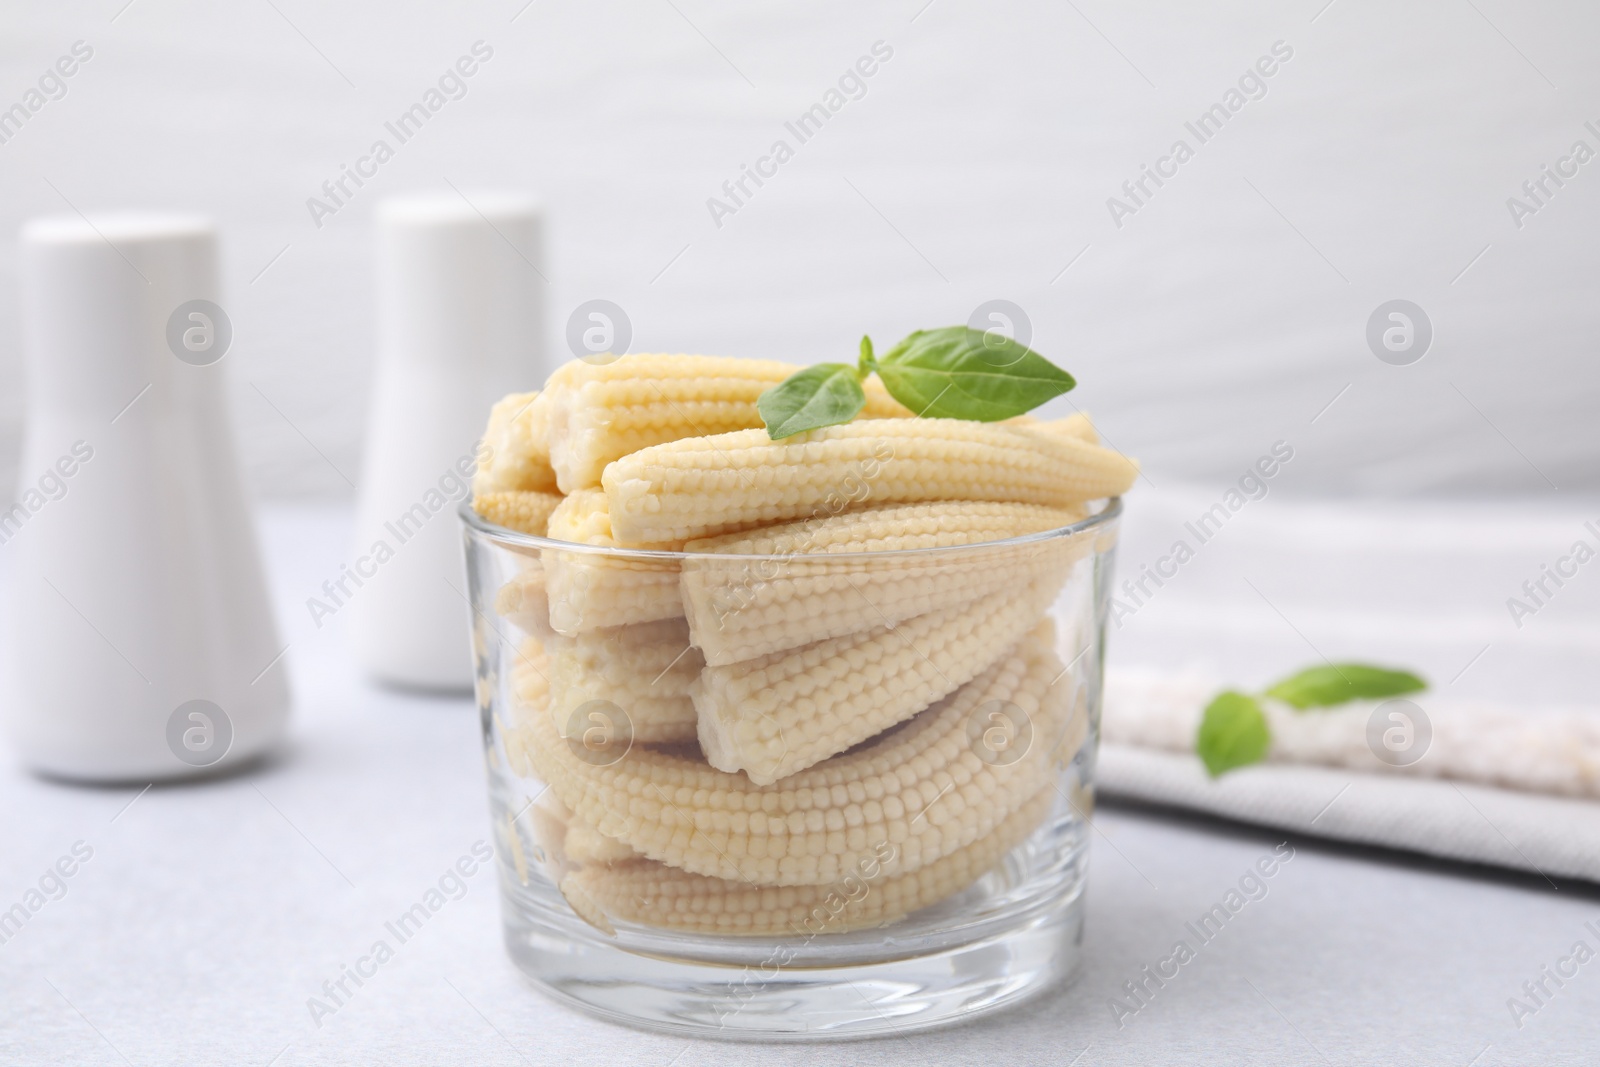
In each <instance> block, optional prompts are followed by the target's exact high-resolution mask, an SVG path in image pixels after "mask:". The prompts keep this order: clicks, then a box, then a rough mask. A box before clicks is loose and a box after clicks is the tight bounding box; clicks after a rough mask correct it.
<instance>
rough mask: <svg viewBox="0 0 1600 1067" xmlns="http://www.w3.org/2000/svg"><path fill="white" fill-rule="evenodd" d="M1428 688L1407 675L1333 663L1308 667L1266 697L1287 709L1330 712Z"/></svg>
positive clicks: (1418, 680) (1384, 668)
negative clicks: (1340, 706) (1345, 706)
mask: <svg viewBox="0 0 1600 1067" xmlns="http://www.w3.org/2000/svg"><path fill="white" fill-rule="evenodd" d="M1426 688H1428V683H1427V682H1425V681H1423V680H1422V679H1421V678H1419V677H1417V676H1416V675H1415V674H1412V673H1411V672H1410V671H1399V670H1392V669H1390V668H1388V667H1372V666H1368V665H1367V664H1365V663H1335V664H1332V665H1327V664H1324V665H1323V666H1320V667H1309V668H1307V669H1306V670H1303V671H1301V672H1300V673H1298V674H1291V675H1290V676H1289V677H1287V678H1285V679H1283V680H1282V681H1280V682H1278V683H1277V684H1276V685H1274V686H1272V687H1271V688H1270V689H1268V690H1267V691H1266V694H1265V695H1267V696H1269V697H1274V698H1276V699H1278V700H1281V701H1283V702H1284V703H1285V704H1288V705H1289V706H1290V707H1293V708H1297V709H1299V710H1300V711H1304V710H1306V709H1307V708H1331V707H1334V706H1336V705H1339V704H1346V703H1349V702H1350V701H1352V700H1382V699H1385V698H1388V697H1397V696H1404V695H1405V694H1406V693H1416V692H1419V691H1421V690H1423V689H1426Z"/></svg>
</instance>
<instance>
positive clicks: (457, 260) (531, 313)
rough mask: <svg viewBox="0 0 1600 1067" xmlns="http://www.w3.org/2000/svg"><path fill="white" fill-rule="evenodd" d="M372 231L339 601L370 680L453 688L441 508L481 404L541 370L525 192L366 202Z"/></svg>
mask: <svg viewBox="0 0 1600 1067" xmlns="http://www.w3.org/2000/svg"><path fill="white" fill-rule="evenodd" d="M377 231H378V232H377V252H378V360H377V369H376V380H375V384H374V393H373V400H372V408H371V411H370V413H369V415H368V429H367V442H366V456H365V462H364V468H363V471H362V476H361V499H360V507H359V513H358V518H357V532H356V540H355V544H354V545H353V546H352V548H351V561H350V565H349V570H350V571H352V572H354V574H355V577H354V578H351V579H350V580H349V581H346V582H344V583H342V584H341V585H340V588H339V590H337V592H338V593H339V594H340V598H341V599H342V600H343V601H344V602H345V603H348V604H349V606H350V615H351V636H352V639H353V641H354V647H355V651H356V655H357V658H358V659H359V661H360V663H361V665H362V666H363V667H364V668H365V670H366V671H367V673H368V674H370V675H372V676H373V677H374V678H377V679H378V680H380V681H384V682H389V683H394V684H399V685H405V686H414V687H420V688H428V689H451V690H456V689H466V688H469V687H470V686H471V684H472V656H471V642H470V631H469V626H468V622H469V619H470V614H471V612H470V608H469V606H468V603H467V599H466V592H467V585H466V578H465V575H464V573H463V564H462V551H461V531H460V523H459V521H458V520H457V518H456V516H455V509H456V506H457V505H458V504H459V503H460V502H461V501H462V500H463V499H465V498H466V497H467V495H468V491H469V484H470V482H471V480H472V472H473V468H474V465H475V462H476V453H475V445H476V442H477V439H478V437H479V436H480V435H481V434H482V432H483V427H484V424H485V423H486V422H487V420H488V416H489V407H490V405H491V404H493V402H494V401H495V400H498V399H499V398H500V397H501V396H503V395H504V394H506V393H509V392H512V391H514V390H525V389H529V388H532V387H534V386H536V385H537V384H538V383H540V382H542V381H543V380H544V377H545V372H546V370H547V369H548V368H547V367H546V366H545V358H544V345H543V332H544V286H545V285H546V282H545V279H544V276H543V273H542V272H543V269H544V268H543V266H542V258H543V236H544V235H543V221H542V214H541V211H540V208H539V205H538V204H537V202H536V201H535V200H533V199H532V198H531V197H528V196H525V195H517V194H508V193H499V194H496V193H474V192H470V191H469V192H466V193H465V194H463V193H459V192H455V191H451V192H448V193H438V194H418V195H412V196H405V197H396V198H391V199H389V200H386V201H384V202H383V203H382V204H380V205H379V207H378V211H377ZM346 594H347V595H346ZM330 606H334V605H330Z"/></svg>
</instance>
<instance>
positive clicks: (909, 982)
mask: <svg viewBox="0 0 1600 1067" xmlns="http://www.w3.org/2000/svg"><path fill="white" fill-rule="evenodd" d="M505 888H506V889H507V890H508V898H507V901H506V903H507V904H508V905H510V904H512V903H513V902H514V901H517V900H520V903H521V905H522V906H523V907H526V906H527V905H528V903H529V901H528V899H527V894H528V890H527V889H526V888H524V887H520V886H517V885H515V884H513V885H511V886H506V887H505ZM1078 888H1081V883H1079V886H1078V887H1075V889H1074V891H1073V892H1071V893H1070V894H1065V895H1063V896H1061V897H1060V898H1058V899H1056V900H1053V901H1050V902H1048V903H1047V904H1044V905H1043V906H1035V907H1033V908H1030V909H1027V911H1028V914H1026V915H1015V914H1013V915H1011V916H1009V918H1010V919H1011V921H1010V922H1007V923H1005V924H1003V925H1000V924H985V925H986V926H989V929H987V930H984V931H982V932H981V933H979V932H978V931H973V930H969V931H966V933H967V934H968V936H967V937H964V938H961V939H960V940H959V943H957V944H947V945H946V946H945V947H942V948H939V949H937V950H934V951H927V949H926V945H925V944H917V943H916V942H922V941H923V939H922V938H917V939H915V941H912V942H906V943H900V939H899V938H896V937H895V936H894V933H893V931H892V929H886V930H883V931H878V932H877V933H876V936H873V937H872V938H871V942H870V943H871V946H872V951H871V952H870V955H869V954H868V953H866V952H862V953H860V955H861V957H862V958H861V959H860V961H859V962H849V963H835V964H832V965H828V964H821V963H820V962H818V960H817V957H816V956H815V955H814V954H812V953H805V954H804V955H808V956H812V959H804V960H803V959H802V958H801V956H802V953H800V952H798V951H796V950H795V949H796V943H794V942H789V943H785V942H783V941H779V940H775V939H772V940H768V939H754V938H752V939H743V940H745V948H746V951H742V952H739V953H738V955H739V956H742V957H744V959H745V960H746V961H747V962H742V963H741V962H739V961H738V960H737V959H735V958H732V957H731V956H727V955H724V958H723V959H720V960H719V959H716V958H714V957H701V958H685V957H683V956H681V955H668V954H664V953H663V952H662V951H660V950H663V949H666V948H667V946H666V945H661V946H657V949H658V951H655V952H651V951H648V950H646V951H639V950H630V949H624V948H621V947H619V946H618V945H617V943H616V942H614V941H612V940H611V939H609V938H607V937H606V936H605V935H604V934H601V933H600V932H599V931H596V930H594V929H592V928H590V927H588V926H587V925H585V924H584V923H582V922H581V921H578V920H576V919H575V918H574V920H573V921H572V922H570V923H567V922H557V923H551V922H550V921H549V920H550V919H551V918H553V916H551V915H550V914H549V913H548V912H546V913H545V916H544V921H541V922H538V923H531V922H517V921H510V922H508V923H507V927H506V946H507V949H508V951H509V952H510V955H511V958H512V960H513V961H514V962H515V963H516V964H517V966H518V967H520V968H521V969H522V971H523V973H524V974H526V975H527V977H528V978H529V979H530V980H531V981H532V982H533V984H534V985H535V986H536V987H538V988H539V989H540V990H541V991H542V992H544V993H546V994H547V995H549V996H551V997H553V998H555V999H556V1000H559V1001H561V1002H563V1003H566V1004H569V1005H572V1006H573V1007H577V1008H580V1009H582V1010H584V1011H586V1012H589V1013H591V1014H593V1015H597V1016H599V1017H601V1018H604V1019H607V1020H610V1021H612V1022H618V1023H623V1024H625V1025H628V1026H636V1027H642V1028H645V1029H649V1030H657V1031H663V1032H668V1033H674V1034H679V1035H682V1036H686V1037H696V1038H714V1039H715V1038H720V1039H723V1040H734V1041H816V1040H840V1039H847V1038H864V1037H881V1036H886V1035H890V1034H905V1033H910V1032H913V1031H917V1030H927V1029H931V1028H934V1027H940V1026H948V1025H953V1024H956V1023H961V1022H967V1021H969V1020H971V1019H974V1018H977V1017H979V1016H982V1015H987V1014H989V1013H991V1012H995V1011H999V1010H1001V1009H1003V1008H1008V1007H1011V1006H1012V1005H1015V1004H1018V1003H1020V1002H1022V1001H1024V1000H1026V999H1028V998H1030V997H1032V996H1035V995H1037V994H1040V993H1043V992H1046V991H1047V990H1050V989H1052V988H1055V987H1057V986H1058V985H1059V984H1061V983H1063V982H1064V981H1066V980H1067V979H1068V978H1070V977H1071V976H1072V975H1073V974H1074V973H1075V972H1076V970H1077V968H1078V963H1079V959H1080V952H1081V946H1082V941H1083V897H1082V894H1081V892H1079V891H1077V889H1078ZM539 910H543V909H539ZM507 912H508V917H509V916H514V915H516V914H517V912H518V909H516V908H512V907H508V908H507ZM862 934H863V935H867V934H868V932H866V931H863V932H862ZM869 936H870V935H869ZM862 940H863V942H865V941H866V938H865V937H863V939H862ZM640 947H641V948H644V946H640ZM860 947H861V948H863V949H864V948H866V947H867V945H866V944H865V943H863V944H862V945H861V946H860ZM830 955H831V956H833V958H835V959H837V958H838V956H839V955H840V954H839V953H837V952H830ZM842 955H845V956H849V955H851V954H850V953H843V954H842ZM786 959H787V960H788V961H789V962H787V963H784V962H783V961H784V960H786Z"/></svg>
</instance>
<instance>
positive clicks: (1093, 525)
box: [456, 496, 1122, 565]
mask: <svg viewBox="0 0 1600 1067" xmlns="http://www.w3.org/2000/svg"><path fill="white" fill-rule="evenodd" d="M908 503H909V502H908ZM973 503H983V501H973ZM1090 503H1091V504H1093V503H1094V502H1093V501H1091V502H1090ZM837 514H841V515H842V514H845V511H840V512H837ZM456 515H457V517H458V518H460V519H461V522H462V525H463V526H465V527H466V528H467V529H468V530H469V531H471V532H472V533H473V535H475V536H477V537H482V538H485V539H487V540H490V541H493V542H495V543H497V544H500V545H502V546H505V547H514V548H522V549H538V550H540V551H547V550H554V551H559V552H568V553H575V554H580V555H594V556H598V557H610V558H620V559H630V560H651V561H655V562H670V563H682V562H683V561H685V560H704V561H708V562H717V563H721V564H723V565H726V564H728V563H738V562H741V561H742V562H746V563H754V562H784V563H787V562H792V561H794V560H795V559H796V558H797V557H803V558H804V559H805V560H806V561H808V562H823V561H827V562H829V563H833V562H855V561H860V560H878V561H883V560H894V559H908V558H912V557H923V556H938V555H944V554H948V553H959V552H968V551H972V550H974V549H983V550H989V549H1001V548H1013V547H1020V546H1028V545H1038V544H1044V543H1046V542H1049V541H1055V540H1058V539H1062V538H1069V537H1076V536H1078V535H1079V534H1083V533H1086V532H1088V531H1090V530H1095V529H1098V528H1100V527H1102V526H1108V525H1110V524H1111V523H1112V522H1113V521H1114V520H1115V519H1117V518H1119V517H1120V516H1121V515H1122V497H1120V496H1114V497H1109V498H1104V504H1103V505H1102V506H1101V507H1100V509H1099V510H1098V511H1093V512H1090V514H1088V515H1087V516H1085V517H1084V518H1082V519H1079V520H1078V521H1077V522H1075V523H1071V524H1070V525H1067V526H1058V527H1056V528H1055V529H1053V530H1041V531H1040V532H1038V533H1031V534H1020V535H1018V536H1016V537H1004V538H1001V539H999V540H997V541H974V542H972V543H971V544H965V545H935V546H933V547H930V548H892V549H884V550H881V551H861V552H803V551H788V552H678V551H672V550H669V549H659V548H620V547H608V546H606V545H584V544H579V543H577V542H575V541H560V540H557V539H555V538H551V537H541V536H539V535H537V534H530V533H522V532H521V531H519V530H513V529H510V528H509V527H506V526H500V525H498V524H496V523H492V522H490V521H489V520H487V519H485V518H484V517H483V516H482V515H479V514H478V513H477V512H476V511H474V510H473V508H472V500H471V498H470V497H469V498H468V499H465V500H463V501H461V503H460V504H458V505H456ZM803 521H805V520H804V519H790V520H787V523H794V522H803ZM784 524H786V523H774V524H773V525H784ZM749 532H754V531H749Z"/></svg>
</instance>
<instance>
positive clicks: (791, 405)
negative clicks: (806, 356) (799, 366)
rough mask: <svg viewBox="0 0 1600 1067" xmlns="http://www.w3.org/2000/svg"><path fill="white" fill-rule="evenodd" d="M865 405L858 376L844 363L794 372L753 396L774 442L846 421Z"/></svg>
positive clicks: (824, 364)
mask: <svg viewBox="0 0 1600 1067" xmlns="http://www.w3.org/2000/svg"><path fill="white" fill-rule="evenodd" d="M866 406H867V394H866V393H865V392H864V391H863V390H862V388H861V378H860V376H859V375H858V374H857V373H856V369H855V368H854V367H851V366H848V365H846V364H844V363H818V364H817V365H816V366H814V367H807V368H806V369H805V370H802V371H796V372H795V373H793V374H791V375H789V377H787V378H785V379H784V380H783V381H781V382H779V383H778V384H777V385H774V386H773V387H772V388H771V389H768V390H767V391H766V392H764V393H762V394H761V395H760V396H759V397H757V398H756V410H757V411H758V412H760V413H761V421H762V422H764V423H766V424H767V435H768V436H769V437H771V438H772V439H773V440H774V441H778V440H782V439H783V438H785V437H792V436H793V435H795V434H797V433H804V432H805V431H807V430H815V429H817V428H819V427H822V426H835V425H838V424H839V423H841V422H849V421H850V420H851V419H853V418H855V417H856V415H857V414H858V413H859V412H860V411H861V409H862V408H864V407H866Z"/></svg>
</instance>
